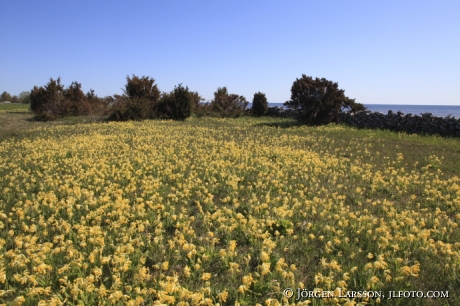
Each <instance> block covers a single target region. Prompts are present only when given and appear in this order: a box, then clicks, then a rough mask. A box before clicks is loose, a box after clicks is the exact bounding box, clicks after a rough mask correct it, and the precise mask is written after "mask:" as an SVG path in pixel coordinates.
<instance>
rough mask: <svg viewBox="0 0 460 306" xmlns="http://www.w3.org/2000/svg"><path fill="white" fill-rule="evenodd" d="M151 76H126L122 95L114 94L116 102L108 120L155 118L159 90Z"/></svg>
mask: <svg viewBox="0 0 460 306" xmlns="http://www.w3.org/2000/svg"><path fill="white" fill-rule="evenodd" d="M154 83H155V80H154V79H153V78H149V77H146V76H144V77H141V78H139V77H138V76H136V75H133V76H132V77H131V78H130V77H129V76H127V77H126V85H125V89H124V95H122V96H120V95H114V97H115V99H116V102H115V105H114V107H113V108H112V111H111V114H110V116H109V120H117V121H126V120H142V119H148V118H157V116H158V100H159V99H160V95H161V94H160V90H159V89H158V86H157V85H156V84H154Z"/></svg>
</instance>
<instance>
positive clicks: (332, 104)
mask: <svg viewBox="0 0 460 306" xmlns="http://www.w3.org/2000/svg"><path fill="white" fill-rule="evenodd" d="M284 105H285V106H287V107H288V108H290V109H293V110H294V111H296V113H297V119H298V120H299V121H302V122H304V123H306V124H310V125H320V124H327V123H331V122H338V114H339V113H340V112H341V111H343V110H344V109H346V108H354V109H359V108H364V106H363V105H361V104H359V103H356V102H354V99H350V98H348V97H346V96H345V94H344V90H342V89H339V88H338V83H333V82H332V81H329V80H326V79H325V78H322V79H319V78H316V79H313V78H312V77H307V76H306V75H305V74H303V75H302V78H300V79H296V80H295V81H294V83H293V84H292V87H291V100H290V101H287V102H285V103H284Z"/></svg>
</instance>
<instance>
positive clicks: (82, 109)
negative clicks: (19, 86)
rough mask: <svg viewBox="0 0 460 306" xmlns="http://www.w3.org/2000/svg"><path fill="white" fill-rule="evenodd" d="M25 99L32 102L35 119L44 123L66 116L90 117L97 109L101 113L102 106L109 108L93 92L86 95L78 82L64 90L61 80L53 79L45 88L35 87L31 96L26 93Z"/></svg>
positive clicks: (31, 106)
mask: <svg viewBox="0 0 460 306" xmlns="http://www.w3.org/2000/svg"><path fill="white" fill-rule="evenodd" d="M22 94H23V93H21V95H22ZM24 97H26V98H27V100H30V108H31V109H32V111H33V112H34V113H35V118H36V119H38V120H43V121H46V120H53V119H56V118H59V117H65V116H81V115H89V114H91V113H92V112H93V111H94V110H96V109H98V111H100V110H101V107H102V106H103V108H105V109H106V108H107V103H105V101H103V100H102V99H99V98H98V97H97V96H96V95H95V94H94V91H93V90H91V91H90V92H88V93H87V94H86V95H85V94H84V93H83V91H82V89H81V84H80V83H78V82H72V84H71V85H70V86H69V87H68V88H66V89H64V85H62V84H61V78H58V79H57V80H53V79H52V78H51V79H50V81H49V82H48V84H47V85H46V86H45V87H37V86H34V88H33V89H32V91H31V92H30V95H27V92H24Z"/></svg>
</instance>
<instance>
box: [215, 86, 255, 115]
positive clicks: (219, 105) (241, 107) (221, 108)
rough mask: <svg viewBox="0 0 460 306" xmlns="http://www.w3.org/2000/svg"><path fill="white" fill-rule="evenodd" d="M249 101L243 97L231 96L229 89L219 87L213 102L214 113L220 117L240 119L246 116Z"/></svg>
mask: <svg viewBox="0 0 460 306" xmlns="http://www.w3.org/2000/svg"><path fill="white" fill-rule="evenodd" d="M247 106H248V101H246V98H245V97H243V96H239V95H237V94H229V93H228V91H227V87H222V88H221V87H219V88H217V91H216V92H215V93H214V99H213V100H212V101H211V109H212V112H213V113H214V114H215V115H217V116H220V117H239V116H242V115H243V114H244V111H245V110H246V107H247Z"/></svg>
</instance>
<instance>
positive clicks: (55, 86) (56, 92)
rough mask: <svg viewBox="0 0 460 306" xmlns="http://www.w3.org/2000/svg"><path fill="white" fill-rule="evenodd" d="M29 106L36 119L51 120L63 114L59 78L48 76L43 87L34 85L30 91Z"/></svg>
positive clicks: (62, 98) (63, 106) (61, 90)
mask: <svg viewBox="0 0 460 306" xmlns="http://www.w3.org/2000/svg"><path fill="white" fill-rule="evenodd" d="M30 108H31V109H32V111H33V112H34V113H35V115H36V118H37V119H38V120H52V119H55V118H56V117H62V116H64V114H65V100H64V86H63V85H62V84H61V78H60V77H59V78H58V79H57V80H53V79H52V78H50V81H49V82H48V84H47V85H46V86H45V87H37V86H34V88H33V89H32V92H31V93H30Z"/></svg>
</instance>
